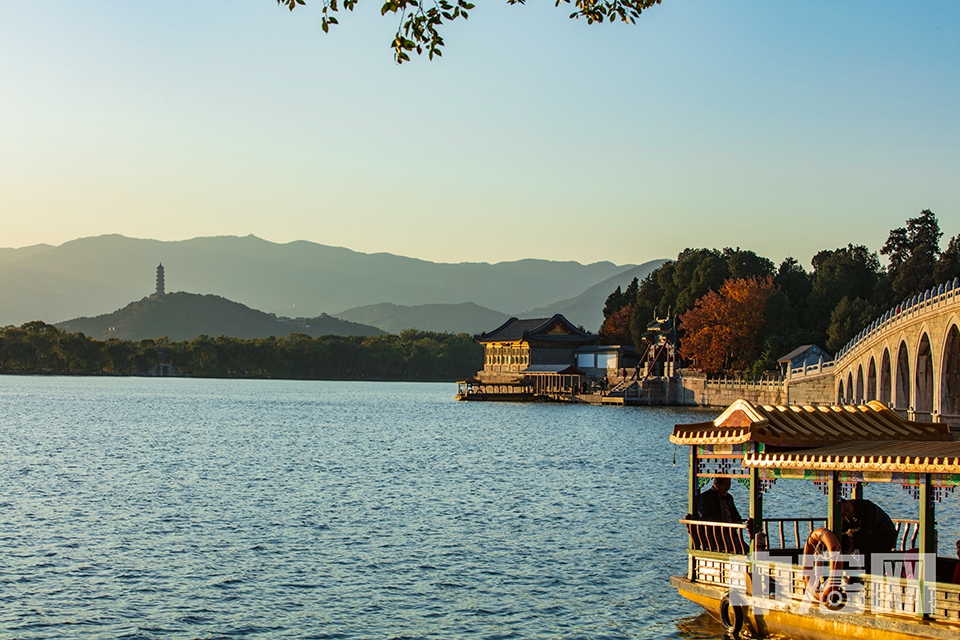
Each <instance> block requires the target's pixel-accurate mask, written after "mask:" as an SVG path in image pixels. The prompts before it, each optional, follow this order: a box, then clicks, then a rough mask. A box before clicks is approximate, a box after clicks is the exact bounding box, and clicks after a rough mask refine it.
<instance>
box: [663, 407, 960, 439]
mask: <svg viewBox="0 0 960 640" xmlns="http://www.w3.org/2000/svg"><path fill="white" fill-rule="evenodd" d="M904 441H910V442H911V443H917V444H919V443H920V442H929V441H935V442H941V443H942V442H946V441H950V442H953V436H952V435H951V434H950V428H949V427H948V426H947V425H946V424H940V423H929V422H912V421H909V420H904V419H903V418H901V417H900V416H899V415H897V414H896V412H894V411H892V410H891V409H888V408H887V406H886V405H884V404H883V403H882V402H878V401H876V400H872V401H870V402H868V403H867V404H861V405H777V406H768V405H763V406H761V405H756V404H753V403H752V402H748V401H747V400H737V401H736V402H734V403H733V404H731V405H730V406H729V407H727V409H726V410H725V411H724V412H723V413H722V414H720V416H719V417H718V418H717V419H716V420H713V421H712V422H699V423H694V424H678V425H676V426H675V427H674V429H673V434H672V435H671V436H670V442H673V443H674V444H685V445H735V444H746V443H750V442H757V443H762V444H764V445H773V446H775V447H782V448H793V449H811V448H815V447H829V446H833V445H840V444H843V443H858V444H863V443H864V442H876V443H879V442H897V443H898V446H900V447H903V446H904ZM918 441H919V442H918Z"/></svg>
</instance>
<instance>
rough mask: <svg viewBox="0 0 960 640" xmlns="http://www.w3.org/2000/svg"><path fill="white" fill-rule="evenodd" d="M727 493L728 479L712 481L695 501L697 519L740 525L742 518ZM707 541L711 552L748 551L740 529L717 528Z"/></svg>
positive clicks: (728, 488)
mask: <svg viewBox="0 0 960 640" xmlns="http://www.w3.org/2000/svg"><path fill="white" fill-rule="evenodd" d="M729 492H730V478H716V479H714V481H713V486H712V487H711V488H710V489H708V490H707V491H704V492H703V493H701V494H700V499H699V500H698V501H697V517H698V518H699V519H700V520H708V521H710V522H729V523H733V524H742V523H743V518H741V517H740V512H739V511H737V505H735V504H734V503H733V496H731V495H730V493H729ZM708 540H709V546H708V548H709V549H710V550H711V551H724V552H727V553H739V554H744V553H747V551H748V550H749V545H748V544H747V542H746V541H745V540H744V539H743V531H742V530H741V529H736V528H727V527H723V528H719V530H717V531H713V532H712V534H711V536H710V537H708Z"/></svg>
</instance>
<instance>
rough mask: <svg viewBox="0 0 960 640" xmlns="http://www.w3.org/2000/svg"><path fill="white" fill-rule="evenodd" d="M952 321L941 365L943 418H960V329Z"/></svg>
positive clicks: (941, 408)
mask: <svg viewBox="0 0 960 640" xmlns="http://www.w3.org/2000/svg"><path fill="white" fill-rule="evenodd" d="M957 325H958V323H957V322H955V321H954V322H952V323H951V324H950V329H949V330H948V331H947V338H946V340H945V342H944V345H943V360H942V363H941V365H940V371H941V374H940V416H941V419H943V418H947V419H948V420H950V419H952V420H954V421H955V420H957V419H958V418H960V329H958V328H957Z"/></svg>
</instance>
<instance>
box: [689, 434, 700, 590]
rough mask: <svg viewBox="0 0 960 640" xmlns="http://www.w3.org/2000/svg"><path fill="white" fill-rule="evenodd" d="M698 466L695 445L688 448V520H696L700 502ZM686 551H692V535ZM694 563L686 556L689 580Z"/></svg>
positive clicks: (692, 575)
mask: <svg viewBox="0 0 960 640" xmlns="http://www.w3.org/2000/svg"><path fill="white" fill-rule="evenodd" d="M698 466H699V461H698V460H697V445H692V446H691V447H690V473H689V475H688V476H687V477H688V478H689V479H690V484H689V493H688V495H687V513H688V515H687V518H688V519H690V520H696V519H697V503H698V502H699V501H700V477H699V476H698V475H697V467H698ZM687 549H693V533H692V532H691V533H690V535H688V536H687ZM693 567H694V562H693V555H692V554H690V553H688V554H687V578H689V579H690V580H693V579H694V571H693Z"/></svg>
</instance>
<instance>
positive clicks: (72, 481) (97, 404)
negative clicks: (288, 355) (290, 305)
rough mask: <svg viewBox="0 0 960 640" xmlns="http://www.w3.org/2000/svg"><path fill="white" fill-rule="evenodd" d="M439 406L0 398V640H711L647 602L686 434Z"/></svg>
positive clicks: (418, 401)
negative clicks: (675, 442)
mask: <svg viewBox="0 0 960 640" xmlns="http://www.w3.org/2000/svg"><path fill="white" fill-rule="evenodd" d="M454 392H455V387H453V386H452V385H442V384H440V385H437V384H400V383H396V384H373V383H334V382H281V381H247V380H231V381H218V380H171V379H165V380H148V379H123V378H109V379H98V378H31V377H0V451H3V452H4V459H5V461H6V462H5V464H3V465H0V554H2V557H3V558H4V559H5V562H4V563H3V566H0V603H2V604H3V606H2V607H0V636H12V637H17V638H25V639H32V638H59V637H65V636H71V637H80V636H82V637H103V638H107V637H109V638H115V637H119V638H131V639H140V638H142V639H148V638H149V639H154V638H203V639H214V638H318V639H319V638H329V639H339V638H397V639H401V638H418V639H419V638H451V637H471V638H483V639H491V640H493V639H507V638H567V639H574V638H592V639H599V638H650V637H671V638H675V637H688V638H692V637H697V638H701V637H715V636H717V634H718V633H719V631H720V630H719V629H718V628H717V627H716V626H711V624H710V623H708V622H703V621H702V620H700V619H697V618H692V616H694V615H695V614H696V613H697V612H696V609H695V608H694V607H693V606H692V605H690V604H689V603H687V602H686V601H683V600H681V599H680V598H678V596H677V595H676V593H675V592H673V591H672V590H671V589H670V587H669V584H668V582H667V579H668V576H669V575H670V574H671V573H674V574H676V573H681V572H682V571H683V568H684V566H683V565H684V562H685V555H684V546H685V538H684V536H683V535H682V532H681V531H680V530H679V527H678V525H677V522H676V521H677V518H678V517H679V516H680V515H682V514H681V513H680V512H681V511H683V505H684V504H685V499H686V498H685V486H686V479H685V475H686V469H685V466H684V465H679V466H677V467H675V466H673V464H672V453H673V452H672V447H671V446H670V445H669V443H668V442H667V435H668V434H669V432H670V429H671V428H672V426H673V424H674V423H676V422H679V421H696V420H703V419H705V414H704V413H703V412H702V411H691V410H651V409H623V408H609V407H586V408H583V407H573V406H569V407H563V406H552V405H516V404H492V403H491V404H484V403H477V404H467V403H457V402H454V401H453V400H452V397H453V394H454ZM698 620H699V621H698ZM678 625H679V626H678Z"/></svg>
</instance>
